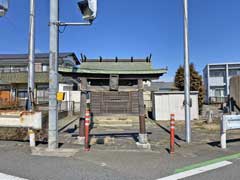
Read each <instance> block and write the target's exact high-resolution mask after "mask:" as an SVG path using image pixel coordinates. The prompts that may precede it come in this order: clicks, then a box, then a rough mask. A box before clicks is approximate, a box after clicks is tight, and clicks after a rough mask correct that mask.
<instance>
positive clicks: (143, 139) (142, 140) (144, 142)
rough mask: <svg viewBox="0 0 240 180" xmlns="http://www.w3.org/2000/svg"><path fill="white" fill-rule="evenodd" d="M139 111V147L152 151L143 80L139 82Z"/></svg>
mask: <svg viewBox="0 0 240 180" xmlns="http://www.w3.org/2000/svg"><path fill="white" fill-rule="evenodd" d="M138 109H139V137H138V142H137V146H138V147H141V148H146V149H150V148H151V147H150V144H149V143H148V137H147V132H146V122H145V108H144V99H143V80H142V79H139V80H138Z"/></svg>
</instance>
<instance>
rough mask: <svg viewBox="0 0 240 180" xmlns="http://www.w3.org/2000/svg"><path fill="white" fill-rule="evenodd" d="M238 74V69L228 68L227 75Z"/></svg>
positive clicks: (239, 72) (239, 71)
mask: <svg viewBox="0 0 240 180" xmlns="http://www.w3.org/2000/svg"><path fill="white" fill-rule="evenodd" d="M237 75H240V69H230V70H229V76H237Z"/></svg>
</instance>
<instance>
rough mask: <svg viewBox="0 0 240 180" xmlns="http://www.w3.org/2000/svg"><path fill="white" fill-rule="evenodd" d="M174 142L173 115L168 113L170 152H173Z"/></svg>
mask: <svg viewBox="0 0 240 180" xmlns="http://www.w3.org/2000/svg"><path fill="white" fill-rule="evenodd" d="M174 143H175V115H174V114H171V115H170V154H173V153H174Z"/></svg>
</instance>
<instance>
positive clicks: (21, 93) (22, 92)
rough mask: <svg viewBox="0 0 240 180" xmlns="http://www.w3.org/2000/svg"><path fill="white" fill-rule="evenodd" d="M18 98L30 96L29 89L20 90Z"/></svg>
mask: <svg viewBox="0 0 240 180" xmlns="http://www.w3.org/2000/svg"><path fill="white" fill-rule="evenodd" d="M17 96H18V98H26V97H28V92H27V91H18V95H17Z"/></svg>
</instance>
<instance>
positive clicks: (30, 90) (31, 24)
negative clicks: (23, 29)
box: [27, 0, 35, 111]
mask: <svg viewBox="0 0 240 180" xmlns="http://www.w3.org/2000/svg"><path fill="white" fill-rule="evenodd" d="M28 46H29V47H28V48H29V50H28V56H29V57H28V59H29V62H28V68H29V69H28V102H27V107H28V108H27V109H28V110H29V111H33V110H34V107H33V100H34V84H35V83H34V80H35V65H34V64H35V63H34V62H35V0H30V19H29V45H28Z"/></svg>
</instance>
